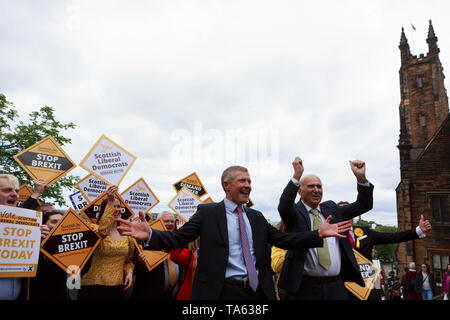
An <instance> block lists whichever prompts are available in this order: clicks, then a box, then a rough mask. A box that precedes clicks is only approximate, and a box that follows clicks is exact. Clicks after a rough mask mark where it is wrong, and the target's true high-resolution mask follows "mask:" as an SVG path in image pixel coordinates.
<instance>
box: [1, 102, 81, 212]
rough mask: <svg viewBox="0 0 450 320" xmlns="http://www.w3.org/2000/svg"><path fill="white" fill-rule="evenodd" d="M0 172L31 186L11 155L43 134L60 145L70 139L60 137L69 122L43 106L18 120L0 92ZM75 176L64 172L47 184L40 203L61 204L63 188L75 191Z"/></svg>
mask: <svg viewBox="0 0 450 320" xmlns="http://www.w3.org/2000/svg"><path fill="white" fill-rule="evenodd" d="M0 125H1V127H0V172H1V173H10V174H13V175H15V176H16V177H17V178H18V179H19V181H20V183H21V184H23V183H27V184H28V185H30V186H33V179H32V178H31V177H30V176H29V175H28V174H27V173H26V172H25V171H24V170H23V169H22V167H21V166H20V165H19V164H18V163H17V162H16V161H15V160H14V158H13V157H14V156H15V155H16V154H18V153H19V152H21V151H22V150H24V149H26V148H28V147H30V146H32V145H33V144H35V143H36V142H38V141H40V140H42V139H43V138H45V137H47V136H49V135H50V136H52V137H53V138H54V139H55V140H56V141H57V142H58V144H59V145H60V146H61V147H62V146H64V145H66V144H70V143H71V140H70V139H69V138H66V137H64V136H63V135H62V134H61V131H66V130H69V129H75V124H74V123H72V122H69V123H66V124H63V123H61V122H59V121H57V120H56V119H55V115H54V110H53V109H52V108H51V107H49V106H44V107H41V108H40V109H39V111H33V112H31V113H30V114H29V115H28V121H27V122H24V121H22V120H20V116H19V113H18V111H17V109H16V107H15V106H14V104H13V103H12V102H10V101H7V100H6V97H5V95H3V94H1V93H0ZM77 180H79V177H77V176H71V175H66V176H64V177H63V178H61V179H59V180H58V181H57V182H55V183H54V184H52V185H51V186H49V187H48V188H47V189H46V190H45V192H44V193H43V194H42V196H41V198H40V200H41V202H42V201H44V202H55V203H56V204H58V205H60V206H62V205H64V204H65V200H64V197H63V191H64V189H65V188H69V189H70V190H73V191H75V190H76V189H75V182H76V181H77Z"/></svg>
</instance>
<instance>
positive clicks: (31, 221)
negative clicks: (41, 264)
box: [0, 205, 42, 278]
mask: <svg viewBox="0 0 450 320" xmlns="http://www.w3.org/2000/svg"><path fill="white" fill-rule="evenodd" d="M41 222H42V216H41V212H39V211H34V210H28V209H24V208H18V207H10V206H4V205H0V278H5V277H6V278H19V277H35V276H36V271H37V267H38V261H39V243H40V241H41V230H40V225H41Z"/></svg>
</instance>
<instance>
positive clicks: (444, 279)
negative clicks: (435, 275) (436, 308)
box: [442, 264, 450, 300]
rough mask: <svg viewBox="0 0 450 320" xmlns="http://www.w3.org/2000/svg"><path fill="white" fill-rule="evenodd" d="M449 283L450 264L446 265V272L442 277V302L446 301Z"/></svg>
mask: <svg viewBox="0 0 450 320" xmlns="http://www.w3.org/2000/svg"><path fill="white" fill-rule="evenodd" d="M449 282H450V264H447V270H446V271H445V272H444V274H443V275H442V290H443V291H444V300H448V289H449V288H448V287H449Z"/></svg>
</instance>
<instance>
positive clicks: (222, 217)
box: [217, 200, 229, 251]
mask: <svg viewBox="0 0 450 320" xmlns="http://www.w3.org/2000/svg"><path fill="white" fill-rule="evenodd" d="M217 217H218V219H217V222H218V223H219V226H218V227H219V233H220V236H221V237H222V240H223V241H224V243H225V244H226V248H227V251H228V248H229V244H228V225H227V212H226V210H225V203H224V202H223V200H222V201H221V202H219V203H217Z"/></svg>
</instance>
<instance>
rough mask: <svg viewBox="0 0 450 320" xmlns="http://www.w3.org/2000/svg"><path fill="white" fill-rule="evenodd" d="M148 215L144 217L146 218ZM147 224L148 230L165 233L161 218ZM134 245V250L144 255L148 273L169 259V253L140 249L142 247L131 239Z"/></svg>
mask: <svg viewBox="0 0 450 320" xmlns="http://www.w3.org/2000/svg"><path fill="white" fill-rule="evenodd" d="M147 216H148V215H146V217H147ZM148 224H149V226H150V228H152V229H155V230H160V231H166V230H167V229H166V226H165V225H164V222H163V220H162V219H161V218H159V219H156V220H150V221H148ZM133 241H134V244H135V246H136V248H137V249H138V251H139V253H142V252H143V253H144V255H145V260H146V266H147V269H148V271H152V270H153V269H154V268H155V267H156V266H157V265H159V264H160V263H161V262H163V261H164V260H166V259H167V258H169V256H170V253H169V252H164V251H153V250H144V249H143V248H142V245H140V244H138V243H137V241H136V240H135V239H133Z"/></svg>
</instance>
